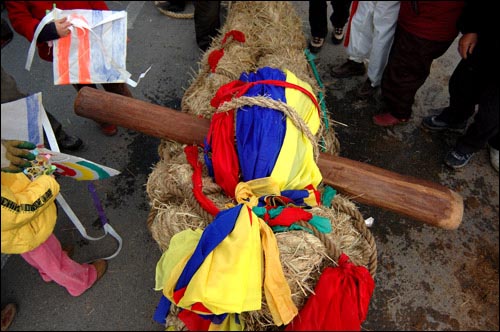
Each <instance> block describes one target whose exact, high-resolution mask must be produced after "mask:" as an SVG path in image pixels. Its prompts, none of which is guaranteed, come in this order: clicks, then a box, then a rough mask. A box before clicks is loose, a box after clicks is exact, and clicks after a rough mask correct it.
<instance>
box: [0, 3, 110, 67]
mask: <svg viewBox="0 0 500 332" xmlns="http://www.w3.org/2000/svg"><path fill="white" fill-rule="evenodd" d="M53 4H55V5H56V7H57V8H59V9H62V10H65V9H93V10H109V8H108V6H107V5H106V3H105V2H104V1H5V6H6V8H7V11H8V13H9V20H10V23H11V24H12V27H13V28H14V30H16V32H17V33H19V34H20V35H23V36H24V37H26V39H28V40H29V42H31V41H32V40H33V37H34V35H35V30H36V28H37V26H38V24H39V23H40V21H41V20H42V19H43V18H44V17H45V11H46V10H52V8H53ZM37 46H38V55H40V58H42V59H44V60H47V61H50V62H52V49H51V48H49V47H48V45H47V43H37Z"/></svg>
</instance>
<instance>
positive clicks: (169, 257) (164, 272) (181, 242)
mask: <svg viewBox="0 0 500 332" xmlns="http://www.w3.org/2000/svg"><path fill="white" fill-rule="evenodd" d="M201 234H202V230H201V229H196V230H194V231H193V230H191V229H186V230H184V231H182V232H179V233H177V234H175V235H174V236H172V238H171V239H170V243H169V246H168V249H167V250H166V251H165V252H164V253H163V254H162V255H161V257H160V259H159V260H158V263H157V264H156V277H155V280H156V284H155V290H157V291H159V290H162V289H163V287H164V285H165V283H166V282H167V280H168V278H170V275H171V273H172V270H173V269H174V267H175V265H177V264H178V262H180V261H181V260H182V259H183V258H185V257H186V256H187V257H191V255H192V254H193V251H194V249H195V248H196V245H197V244H198V241H199V240H200V237H201ZM178 277H179V276H177V278H178ZM176 280H177V279H176ZM174 287H175V284H174Z"/></svg>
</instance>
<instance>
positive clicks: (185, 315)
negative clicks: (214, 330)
mask: <svg viewBox="0 0 500 332" xmlns="http://www.w3.org/2000/svg"><path fill="white" fill-rule="evenodd" d="M177 317H178V318H179V319H180V320H181V321H182V322H183V323H184V325H186V327H187V329H188V330H189V331H208V329H209V328H210V323H211V321H210V320H209V319H203V318H201V317H200V316H199V315H198V314H196V313H194V312H193V311H190V310H181V312H179V314H178V315H177Z"/></svg>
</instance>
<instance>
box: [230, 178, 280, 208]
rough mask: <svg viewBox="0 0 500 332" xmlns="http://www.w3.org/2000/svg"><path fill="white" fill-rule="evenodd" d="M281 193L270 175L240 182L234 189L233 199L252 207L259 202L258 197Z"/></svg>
mask: <svg viewBox="0 0 500 332" xmlns="http://www.w3.org/2000/svg"><path fill="white" fill-rule="evenodd" d="M267 195H281V191H280V188H279V186H278V183H277V182H276V181H275V180H274V179H273V178H271V177H267V178H260V179H255V180H250V181H247V182H240V183H238V185H237V186H236V189H235V195H234V196H235V199H236V201H237V202H238V203H240V204H245V205H246V206H248V207H250V208H252V207H255V206H257V204H259V197H261V196H267Z"/></svg>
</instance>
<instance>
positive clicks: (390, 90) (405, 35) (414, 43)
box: [381, 26, 453, 119]
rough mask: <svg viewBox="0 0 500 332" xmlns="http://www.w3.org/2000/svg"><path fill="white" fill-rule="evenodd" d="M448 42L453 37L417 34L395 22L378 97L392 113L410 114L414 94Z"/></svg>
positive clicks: (408, 116)
mask: <svg viewBox="0 0 500 332" xmlns="http://www.w3.org/2000/svg"><path fill="white" fill-rule="evenodd" d="M452 43H453V40H450V41H433V40H428V39H423V38H419V37H417V36H415V35H413V34H411V33H409V32H406V31H405V30H404V29H401V28H400V27H399V26H398V27H397V28H396V32H395V34H394V42H393V44H392V48H391V52H390V53H389V59H388V60H387V66H386V67H385V70H384V74H383V76H382V84H381V88H382V97H383V98H384V101H385V103H386V105H387V107H388V111H389V112H390V113H391V114H392V115H393V116H394V117H396V118H398V119H409V118H410V117H411V114H412V105H413V103H414V101H415V95H416V93H417V91H418V89H420V87H421V86H422V85H423V84H424V83H425V81H426V80H427V77H429V74H430V71H431V65H432V62H433V61H434V60H435V59H437V58H439V57H440V56H442V55H443V54H444V53H445V52H446V51H447V50H448V48H449V47H450V45H451V44H452Z"/></svg>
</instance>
